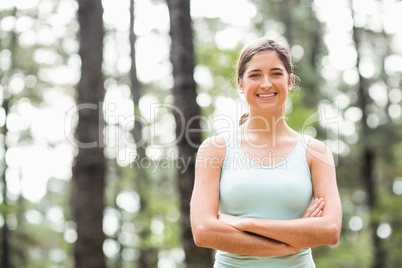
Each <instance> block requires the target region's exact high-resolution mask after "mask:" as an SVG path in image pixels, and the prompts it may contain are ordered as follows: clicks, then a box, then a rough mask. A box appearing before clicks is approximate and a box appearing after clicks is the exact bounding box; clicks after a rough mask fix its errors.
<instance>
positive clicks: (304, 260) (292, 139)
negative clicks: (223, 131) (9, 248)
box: [191, 38, 342, 268]
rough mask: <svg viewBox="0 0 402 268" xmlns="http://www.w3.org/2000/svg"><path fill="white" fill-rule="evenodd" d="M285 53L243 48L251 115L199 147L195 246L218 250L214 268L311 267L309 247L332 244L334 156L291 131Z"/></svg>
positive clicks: (267, 42)
mask: <svg viewBox="0 0 402 268" xmlns="http://www.w3.org/2000/svg"><path fill="white" fill-rule="evenodd" d="M294 77H295V76H294V74H293V64H292V61H291V57H290V50H289V46H288V45H287V44H286V43H283V42H282V43H280V42H276V41H274V40H271V39H268V38H261V39H258V40H255V41H254V42H252V43H250V44H249V45H247V46H246V47H245V48H244V49H243V50H242V51H241V54H240V57H239V60H238V64H237V82H238V86H239V91H240V93H241V94H243V95H244V96H245V99H246V101H247V103H248V105H249V112H248V113H247V114H246V115H245V116H243V117H242V118H241V120H240V126H239V128H238V129H237V130H235V131H234V132H233V133H229V135H225V136H224V135H218V136H215V137H211V138H209V139H207V140H206V141H204V143H203V144H202V145H201V147H200V149H199V151H198V155H197V165H196V173H195V185H194V190H193V195H192V200H191V224H192V231H193V236H194V241H195V243H196V245H198V246H200V247H207V248H214V249H217V254H216V257H215V265H214V267H215V268H226V267H242V268H244V267H295V268H296V267H310V268H313V267H315V264H314V261H313V258H312V255H311V249H310V248H311V247H315V246H319V245H325V244H331V245H333V244H336V243H337V241H338V238H339V234H340V229H341V223H342V211H341V204H340V198H339V194H338V189H337V184H336V175H335V165H334V162H333V158H332V154H331V152H330V151H329V150H328V148H327V147H325V146H324V144H323V143H321V142H319V141H317V140H315V139H313V138H311V137H308V136H305V135H301V134H299V133H297V132H296V131H294V130H293V129H291V128H290V127H289V126H288V125H287V123H286V121H285V116H284V113H285V112H284V111H285V109H284V104H285V101H286V99H287V96H288V92H289V91H290V90H291V89H292V86H293V83H294Z"/></svg>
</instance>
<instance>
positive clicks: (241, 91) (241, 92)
mask: <svg viewBox="0 0 402 268" xmlns="http://www.w3.org/2000/svg"><path fill="white" fill-rule="evenodd" d="M238 85H239V92H240V94H244V90H243V87H242V85H241V83H239V84H238Z"/></svg>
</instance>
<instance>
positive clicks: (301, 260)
mask: <svg viewBox="0 0 402 268" xmlns="http://www.w3.org/2000/svg"><path fill="white" fill-rule="evenodd" d="M309 139H310V137H309V136H304V135H301V137H300V140H299V141H298V143H297V145H296V146H295V147H294V149H293V151H292V152H291V154H290V155H289V156H288V157H287V158H286V159H283V161H281V162H279V163H277V164H275V163H274V164H273V165H270V166H261V165H257V164H255V163H253V162H252V161H250V160H249V158H248V157H247V155H246V154H245V153H244V152H243V151H242V149H241V147H240V145H239V143H238V141H237V138H236V137H235V136H229V137H225V140H226V157H225V161H224V164H223V167H222V172H221V178H220V201H219V202H220V204H219V206H220V207H219V210H220V213H223V214H229V215H234V216H239V217H252V218H265V219H278V220H287V219H297V218H301V217H302V215H303V213H304V212H305V210H306V209H307V207H308V206H309V205H310V204H311V201H312V198H313V187H312V182H311V173H310V169H309V167H308V164H307V160H306V149H307V144H308V141H309ZM214 267H215V268H228V267H231V268H233V267H239V268H240V267H241V268H251V267H252V268H257V267H265V268H266V267H277V268H279V267H287V268H296V267H300V268H301V267H303V268H313V267H315V264H314V261H313V259H312V255H311V249H310V248H304V249H302V250H300V251H299V252H298V253H296V254H291V255H284V256H244V255H238V254H233V253H229V252H224V251H220V250H218V251H217V253H216V256H215V265H214Z"/></svg>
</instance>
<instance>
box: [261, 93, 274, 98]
mask: <svg viewBox="0 0 402 268" xmlns="http://www.w3.org/2000/svg"><path fill="white" fill-rule="evenodd" d="M275 94H276V93H264V94H258V96H260V97H261V98H269V97H272V96H275Z"/></svg>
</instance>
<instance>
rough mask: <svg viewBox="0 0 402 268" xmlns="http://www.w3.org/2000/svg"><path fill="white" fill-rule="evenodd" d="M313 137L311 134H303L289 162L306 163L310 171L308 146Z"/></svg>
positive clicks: (294, 163) (295, 163)
mask: <svg viewBox="0 0 402 268" xmlns="http://www.w3.org/2000/svg"><path fill="white" fill-rule="evenodd" d="M311 139H312V137H311V136H308V135H303V134H302V135H301V137H300V140H299V142H298V144H297V145H296V148H295V149H294V151H293V153H292V156H291V157H289V162H293V163H292V164H293V165H304V166H305V168H306V169H307V170H308V171H309V172H310V168H309V166H308V163H307V148H308V143H309V142H310V140H311Z"/></svg>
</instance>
